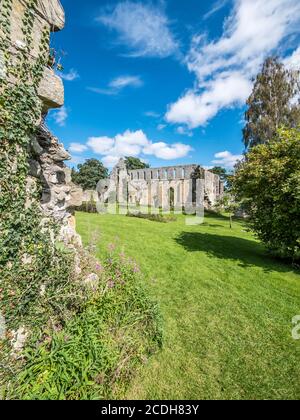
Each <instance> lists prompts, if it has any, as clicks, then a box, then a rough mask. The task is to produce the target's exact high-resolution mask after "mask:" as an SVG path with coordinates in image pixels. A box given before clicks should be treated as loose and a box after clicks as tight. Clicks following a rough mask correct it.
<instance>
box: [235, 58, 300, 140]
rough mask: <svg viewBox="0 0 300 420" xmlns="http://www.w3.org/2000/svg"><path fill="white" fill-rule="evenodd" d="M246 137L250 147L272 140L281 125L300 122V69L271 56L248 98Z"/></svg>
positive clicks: (294, 125)
mask: <svg viewBox="0 0 300 420" xmlns="http://www.w3.org/2000/svg"><path fill="white" fill-rule="evenodd" d="M247 106H248V109H247V111H246V113H245V120H246V126H245V128H244V130H243V140H244V144H245V146H246V148H251V147H253V146H257V145H258V144H264V143H267V142H269V141H270V140H271V139H274V137H275V136H276V135H277V131H278V129H279V128H280V127H283V126H286V127H289V128H292V127H296V126H297V125H298V124H299V123H300V86H299V72H298V71H292V70H288V69H286V68H285V67H284V65H283V64H282V63H281V62H280V61H279V60H278V58H276V57H270V58H267V59H266V61H265V63H264V65H263V68H262V71H261V73H259V74H258V76H257V78H256V81H255V84H254V88H253V92H252V93H251V95H250V97H249V98H248V100H247Z"/></svg>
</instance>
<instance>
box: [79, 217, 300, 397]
mask: <svg viewBox="0 0 300 420" xmlns="http://www.w3.org/2000/svg"><path fill="white" fill-rule="evenodd" d="M76 218H77V229H78V231H79V233H80V234H81V235H82V237H83V239H84V241H85V242H88V241H89V238H90V237H91V235H92V234H95V232H96V233H98V248H97V253H98V255H99V256H101V255H102V254H103V253H104V252H105V249H106V246H107V244H108V243H110V242H116V243H117V244H118V246H119V248H120V249H121V248H124V250H125V251H126V253H127V254H129V255H131V256H132V257H134V258H135V259H136V260H137V261H138V263H139V264H140V266H141V269H142V271H143V273H145V274H146V279H147V280H146V281H147V283H148V286H149V287H150V289H151V293H152V294H153V296H154V297H155V299H156V300H158V301H159V304H160V310H161V312H162V315H163V318H164V347H163V350H162V351H161V352H160V353H158V354H157V355H155V356H154V357H153V358H151V359H150V360H149V362H148V363H147V365H146V366H144V367H143V368H142V369H141V370H140V371H139V374H138V375H137V376H136V378H135V380H134V381H133V383H132V384H131V387H130V389H129V391H128V392H127V393H124V395H123V398H138V399H198V398H200V399H299V398H300V381H299V378H300V341H295V340H293V339H292V335H291V330H292V318H293V317H294V316H295V315H297V314H300V276H299V272H298V271H296V270H295V269H293V268H292V267H291V266H288V265H285V264H283V263H281V262H279V261H276V260H274V259H272V258H271V257H270V256H268V255H267V253H266V252H265V250H264V248H263V247H262V246H261V245H260V244H259V243H258V242H257V241H256V240H255V239H254V238H253V236H252V235H251V234H250V233H248V232H246V230H245V227H244V226H243V224H242V223H241V222H235V223H234V226H233V229H230V228H229V222H228V220H227V219H226V218H225V217H217V216H214V215H207V216H206V218H205V223H204V224H203V225H199V226H186V225H185V222H184V217H178V220H177V222H174V223H169V224H162V223H154V222H151V221H148V220H143V219H137V218H128V217H124V216H115V215H98V214H95V215H90V214H85V213H78V214H77V216H76Z"/></svg>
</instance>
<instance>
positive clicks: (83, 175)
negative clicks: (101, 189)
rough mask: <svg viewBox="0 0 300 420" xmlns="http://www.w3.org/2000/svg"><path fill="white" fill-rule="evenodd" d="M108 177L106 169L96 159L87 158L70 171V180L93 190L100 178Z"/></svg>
mask: <svg viewBox="0 0 300 420" xmlns="http://www.w3.org/2000/svg"><path fill="white" fill-rule="evenodd" d="M106 178H108V169H107V168H105V166H104V165H103V163H102V162H100V160H98V159H87V160H86V161H85V163H83V164H79V165H78V171H76V170H74V169H73V171H72V181H73V182H74V183H75V184H77V185H80V186H81V187H82V188H83V189H84V190H95V189H96V187H97V184H98V182H99V181H100V179H106Z"/></svg>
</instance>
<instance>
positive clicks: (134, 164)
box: [125, 156, 150, 171]
mask: <svg viewBox="0 0 300 420" xmlns="http://www.w3.org/2000/svg"><path fill="white" fill-rule="evenodd" d="M125 164H126V168H127V170H129V171H130V170H131V171H132V170H134V169H145V168H150V165H148V164H147V163H144V162H142V161H141V159H139V158H136V157H132V156H126V158H125Z"/></svg>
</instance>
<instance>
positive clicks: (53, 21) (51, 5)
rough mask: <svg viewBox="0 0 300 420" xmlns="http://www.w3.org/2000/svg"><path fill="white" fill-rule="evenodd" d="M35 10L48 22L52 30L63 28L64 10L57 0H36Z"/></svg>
mask: <svg viewBox="0 0 300 420" xmlns="http://www.w3.org/2000/svg"><path fill="white" fill-rule="evenodd" d="M37 11H38V12H39V13H41V15H42V16H43V18H44V19H45V20H46V21H47V22H48V23H49V24H50V26H51V29H52V31H57V30H61V29H63V27H64V25H65V12H64V9H63V7H62V5H61V3H60V1H59V0H38V4H37Z"/></svg>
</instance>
